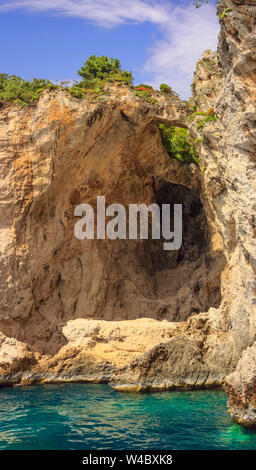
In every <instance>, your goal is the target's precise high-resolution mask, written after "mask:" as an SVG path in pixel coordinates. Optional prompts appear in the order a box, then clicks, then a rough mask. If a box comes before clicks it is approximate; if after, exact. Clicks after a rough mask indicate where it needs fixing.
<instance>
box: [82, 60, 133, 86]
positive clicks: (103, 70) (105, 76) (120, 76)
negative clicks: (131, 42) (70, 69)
mask: <svg viewBox="0 0 256 470" xmlns="http://www.w3.org/2000/svg"><path fill="white" fill-rule="evenodd" d="M78 75H80V76H81V77H82V78H83V80H84V81H86V80H92V81H94V80H111V79H113V80H120V81H124V82H126V83H132V81H133V76H132V73H131V72H127V70H122V69H121V65H120V60H118V59H113V58H110V59H109V58H108V57H106V56H101V57H97V56H96V55H91V56H90V57H89V59H87V61H86V62H85V63H84V65H83V66H82V67H81V69H79V70H78Z"/></svg>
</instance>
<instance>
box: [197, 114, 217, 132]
mask: <svg viewBox="0 0 256 470" xmlns="http://www.w3.org/2000/svg"><path fill="white" fill-rule="evenodd" d="M217 119H218V116H217V114H216V113H212V114H209V115H208V116H205V117H204V118H202V119H200V121H199V122H198V123H197V129H198V130H199V129H202V128H203V127H204V126H205V124H207V123H208V122H212V121H217Z"/></svg>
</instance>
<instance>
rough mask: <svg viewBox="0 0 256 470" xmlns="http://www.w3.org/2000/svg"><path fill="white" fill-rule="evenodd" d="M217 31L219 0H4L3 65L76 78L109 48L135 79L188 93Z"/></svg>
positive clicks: (24, 72) (30, 73)
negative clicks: (201, 2)
mask: <svg viewBox="0 0 256 470" xmlns="http://www.w3.org/2000/svg"><path fill="white" fill-rule="evenodd" d="M213 3H214V2H213ZM218 31H219V23H218V20H217V17H216V12H215V5H214V4H209V5H206V6H204V7H202V8H199V9H196V8H195V7H193V5H192V0H182V1H181V0H180V1H177V0H176V1H174V0H163V1H159V0H158V1H156V0H8V1H7V0H0V43H1V49H0V64H1V69H0V72H5V73H9V74H16V75H20V76H22V77H24V78H26V79H31V78H33V77H37V78H41V77H42V78H49V79H51V80H67V79H76V78H77V76H76V72H77V70H78V68H80V66H81V65H82V63H83V62H84V61H85V60H86V59H87V58H88V57H89V56H90V55H91V54H96V55H107V56H110V57H117V58H119V59H120V60H121V65H122V67H123V68H125V69H127V70H132V71H133V73H134V76H135V83H140V82H144V83H149V84H152V85H154V86H155V87H158V86H159V84H160V83H162V82H166V83H168V84H169V85H171V86H172V87H173V88H174V89H175V90H176V91H177V92H178V93H180V94H181V96H182V97H183V98H187V97H188V96H189V95H190V83H191V82H192V78H193V71H194V69H195V63H196V61H197V60H198V59H199V58H200V56H201V55H202V52H203V51H204V50H205V49H216V45H217V34H218Z"/></svg>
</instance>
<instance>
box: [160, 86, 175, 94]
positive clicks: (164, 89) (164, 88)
mask: <svg viewBox="0 0 256 470" xmlns="http://www.w3.org/2000/svg"><path fill="white" fill-rule="evenodd" d="M160 91H161V93H167V94H168V95H172V94H173V90H172V88H171V87H170V86H168V85H166V83H161V85H160Z"/></svg>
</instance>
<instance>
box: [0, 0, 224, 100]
mask: <svg viewBox="0 0 256 470" xmlns="http://www.w3.org/2000/svg"><path fill="white" fill-rule="evenodd" d="M191 3H192V0H191V2H190V1H189V0H186V1H185V0H184V5H183V6H182V7H181V6H177V2H176V1H174V0H169V1H168V0H165V1H162V2H160V1H159V0H9V1H8V2H7V1H5V0H4V1H3V2H2V4H0V13H1V11H8V10H13V9H18V8H19V9H27V10H30V11H36V12H40V11H54V12H58V13H61V14H63V15H67V16H73V17H78V18H83V19H85V20H88V21H91V22H93V23H95V24H97V25H99V26H101V27H105V28H112V27H115V26H118V25H122V24H124V23H129V22H132V23H144V22H151V23H154V24H156V25H157V26H158V28H159V30H160V31H161V33H162V39H161V40H160V41H158V42H157V43H156V44H155V45H154V47H153V48H152V49H151V50H150V51H148V52H149V58H148V60H147V62H146V64H145V65H144V66H143V68H142V71H143V73H144V74H145V76H150V80H151V83H153V84H154V85H155V86H159V84H160V83H162V82H167V83H169V84H171V85H172V86H173V88H174V89H175V90H176V91H178V92H179V93H181V95H182V96H183V97H184V96H185V97H187V96H188V94H189V84H190V83H191V81H192V76H193V70H194V69H195V63H196V61H197V60H198V59H199V58H200V56H201V55H202V52H203V51H204V50H205V49H215V48H216V42H217V33H218V30H219V24H218V21H217V18H216V13H215V7H214V6H213V5H206V6H204V7H202V8H199V9H196V8H195V7H193V5H191ZM175 5H176V6H175Z"/></svg>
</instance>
